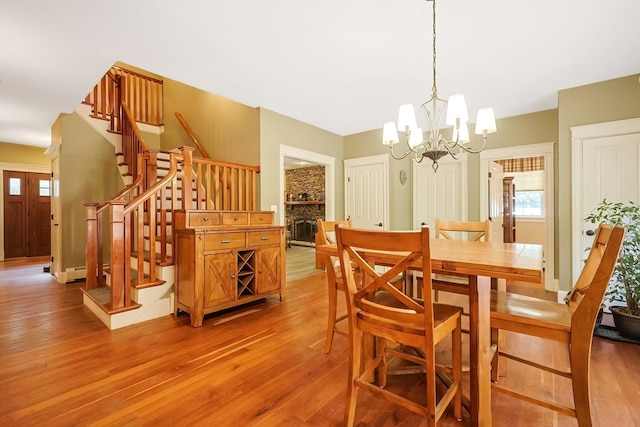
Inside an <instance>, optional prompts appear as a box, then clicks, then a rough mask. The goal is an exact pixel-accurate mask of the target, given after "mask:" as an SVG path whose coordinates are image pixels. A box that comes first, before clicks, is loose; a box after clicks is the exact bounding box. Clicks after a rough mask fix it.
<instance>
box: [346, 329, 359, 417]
mask: <svg viewBox="0 0 640 427" xmlns="http://www.w3.org/2000/svg"><path fill="white" fill-rule="evenodd" d="M350 332H351V360H350V362H351V363H349V382H348V384H347V401H346V406H345V411H344V425H345V426H346V427H353V424H354V422H355V417H356V403H357V401H358V386H357V385H356V379H357V378H358V377H359V376H360V371H361V369H362V368H361V363H362V332H360V331H358V330H356V329H355V328H353V329H352V330H351V331H350Z"/></svg>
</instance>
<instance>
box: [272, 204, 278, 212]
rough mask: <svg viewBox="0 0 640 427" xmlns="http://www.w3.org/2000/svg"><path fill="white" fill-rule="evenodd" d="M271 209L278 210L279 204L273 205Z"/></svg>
mask: <svg viewBox="0 0 640 427" xmlns="http://www.w3.org/2000/svg"><path fill="white" fill-rule="evenodd" d="M271 210H272V211H274V212H276V213H277V212H278V206H277V205H271Z"/></svg>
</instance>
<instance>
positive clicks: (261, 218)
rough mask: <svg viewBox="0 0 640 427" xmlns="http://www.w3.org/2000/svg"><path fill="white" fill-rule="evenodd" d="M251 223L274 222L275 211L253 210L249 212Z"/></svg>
mask: <svg viewBox="0 0 640 427" xmlns="http://www.w3.org/2000/svg"><path fill="white" fill-rule="evenodd" d="M249 223H250V224H251V225H254V224H269V225H271V224H273V212H251V213H250V214H249Z"/></svg>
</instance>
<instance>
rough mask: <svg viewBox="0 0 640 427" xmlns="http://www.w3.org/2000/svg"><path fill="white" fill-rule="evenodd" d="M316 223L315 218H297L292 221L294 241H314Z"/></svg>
mask: <svg viewBox="0 0 640 427" xmlns="http://www.w3.org/2000/svg"><path fill="white" fill-rule="evenodd" d="M317 229H318V224H317V222H316V220H315V219H310V218H298V219H296V220H295V221H294V222H293V240H294V241H295V242H304V243H315V241H316V231H317Z"/></svg>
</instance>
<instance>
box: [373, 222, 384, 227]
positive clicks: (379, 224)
mask: <svg viewBox="0 0 640 427" xmlns="http://www.w3.org/2000/svg"><path fill="white" fill-rule="evenodd" d="M373 225H377V226H378V227H382V223H381V222H379V223H377V224H373Z"/></svg>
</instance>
